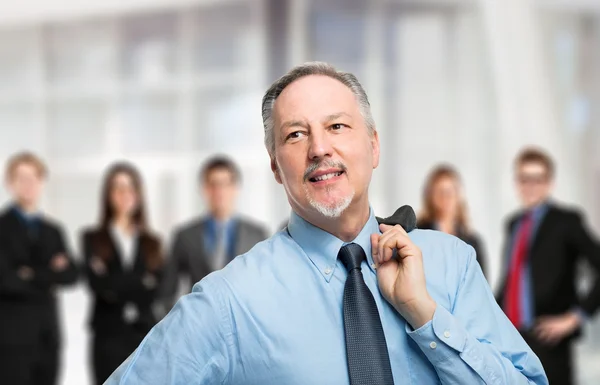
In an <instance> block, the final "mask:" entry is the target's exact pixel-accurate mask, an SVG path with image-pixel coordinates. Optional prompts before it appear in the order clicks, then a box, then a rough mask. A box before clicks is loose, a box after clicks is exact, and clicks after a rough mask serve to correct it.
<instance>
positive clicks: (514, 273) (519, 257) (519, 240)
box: [504, 213, 533, 329]
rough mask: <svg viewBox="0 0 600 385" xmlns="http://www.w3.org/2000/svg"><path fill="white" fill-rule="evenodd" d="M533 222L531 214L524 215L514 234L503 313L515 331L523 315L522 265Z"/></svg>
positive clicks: (520, 323) (519, 325) (520, 324)
mask: <svg viewBox="0 0 600 385" xmlns="http://www.w3.org/2000/svg"><path fill="white" fill-rule="evenodd" d="M532 224H533V220H532V218H531V213H527V214H525V216H524V217H523V220H522V221H521V227H520V229H519V231H518V232H517V234H516V237H515V244H514V248H513V253H512V258H511V263H510V271H509V273H508V279H507V284H506V296H505V298H506V299H505V306H504V307H505V309H504V310H505V312H506V315H507V317H508V319H509V320H510V321H511V322H512V323H513V325H515V327H516V328H517V329H519V328H520V327H521V326H522V322H523V315H522V314H521V298H522V296H523V288H522V287H521V286H522V285H521V277H522V274H523V265H524V264H525V260H526V259H527V251H528V246H529V238H530V236H531V227H532Z"/></svg>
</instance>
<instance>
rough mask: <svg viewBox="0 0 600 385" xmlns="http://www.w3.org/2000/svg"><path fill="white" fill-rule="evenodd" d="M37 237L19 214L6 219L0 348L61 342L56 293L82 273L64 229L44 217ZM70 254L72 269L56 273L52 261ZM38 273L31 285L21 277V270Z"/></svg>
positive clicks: (0, 218)
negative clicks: (28, 268)
mask: <svg viewBox="0 0 600 385" xmlns="http://www.w3.org/2000/svg"><path fill="white" fill-rule="evenodd" d="M36 228H37V231H36V235H35V236H32V237H30V236H29V235H28V231H27V225H26V224H25V223H24V221H23V219H22V218H20V217H19V214H17V212H15V211H14V209H12V208H9V209H7V210H5V211H4V212H3V213H2V214H0V344H18V345H21V346H23V345H35V344H37V343H38V342H39V340H40V338H41V336H42V335H45V336H46V337H45V338H48V336H49V337H50V338H51V339H53V340H54V341H53V342H55V343H56V344H57V346H58V344H59V342H60V327H59V318H58V310H57V299H56V296H55V288H56V287H57V286H59V285H67V284H72V283H74V282H75V281H76V280H77V268H76V265H75V263H74V262H73V260H72V259H71V257H70V254H69V250H68V248H67V245H66V243H65V239H64V237H63V234H62V229H61V227H60V226H59V225H58V224H56V223H53V222H51V221H50V220H48V219H46V218H43V217H40V218H39V219H38V222H37V227H36ZM60 253H64V254H65V256H66V257H67V258H68V259H69V266H68V267H67V268H66V269H65V270H63V271H61V272H55V271H53V270H52V269H51V268H50V261H51V260H52V258H53V257H54V256H55V255H57V254H60ZM23 266H27V267H30V268H31V269H32V270H33V272H34V273H33V277H32V278H31V279H30V280H23V279H21V278H20V277H19V275H18V274H17V271H18V270H19V268H21V267H23Z"/></svg>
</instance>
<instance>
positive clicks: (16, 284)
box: [0, 269, 47, 298]
mask: <svg viewBox="0 0 600 385" xmlns="http://www.w3.org/2000/svg"><path fill="white" fill-rule="evenodd" d="M34 274H35V273H34ZM33 278H34V277H32V278H31V279H23V278H21V277H20V276H19V274H18V272H17V271H16V270H13V269H10V270H4V271H3V272H1V275H0V295H2V296H9V297H17V298H35V297H39V296H42V295H44V294H45V293H46V292H47V290H46V289H47V288H40V287H39V286H38V285H36V283H35V281H34V280H33Z"/></svg>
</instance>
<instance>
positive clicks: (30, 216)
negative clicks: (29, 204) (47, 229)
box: [12, 203, 40, 223]
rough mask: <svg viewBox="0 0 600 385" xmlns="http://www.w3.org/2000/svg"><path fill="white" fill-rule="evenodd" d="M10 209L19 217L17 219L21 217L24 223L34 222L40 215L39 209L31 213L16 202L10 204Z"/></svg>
mask: <svg viewBox="0 0 600 385" xmlns="http://www.w3.org/2000/svg"><path fill="white" fill-rule="evenodd" d="M12 209H13V211H14V212H15V213H16V214H17V216H18V217H19V219H21V220H22V221H24V222H26V223H29V222H35V221H37V220H38V219H39V217H40V212H39V211H34V212H32V213H26V212H25V211H23V209H21V207H19V205H18V204H16V203H15V204H13V205H12Z"/></svg>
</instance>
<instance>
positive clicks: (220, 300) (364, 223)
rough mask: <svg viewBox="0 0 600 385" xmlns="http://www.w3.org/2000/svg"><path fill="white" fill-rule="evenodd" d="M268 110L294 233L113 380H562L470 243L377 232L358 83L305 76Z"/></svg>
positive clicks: (249, 384) (280, 237) (199, 291)
mask: <svg viewBox="0 0 600 385" xmlns="http://www.w3.org/2000/svg"><path fill="white" fill-rule="evenodd" d="M262 113H263V121H264V126H265V144H266V147H267V150H268V152H269V155H270V157H271V168H272V170H273V173H274V176H275V179H276V181H277V182H278V183H280V184H282V185H283V187H284V188H285V191H286V194H287V196H288V200H289V202H290V205H291V206H292V210H293V212H292V215H291V218H290V222H289V225H288V227H287V228H286V229H284V230H282V231H280V232H278V233H276V234H275V235H274V236H273V237H271V238H270V239H268V240H266V241H264V242H261V243H259V244H258V245H256V246H255V247H254V248H253V249H252V250H250V251H249V252H248V253H246V254H244V255H242V256H241V257H238V258H236V259H235V260H234V261H233V262H232V263H230V264H229V265H228V266H227V267H225V268H224V269H223V270H221V271H219V272H216V273H213V274H211V275H209V276H207V277H206V278H204V279H203V280H202V281H201V282H199V283H198V284H196V285H195V287H194V290H193V292H192V293H191V294H189V295H187V296H186V297H184V298H183V299H181V300H180V301H179V302H178V303H177V305H176V306H175V307H174V309H173V310H172V311H171V312H170V314H169V315H168V316H167V317H166V318H165V319H164V320H163V321H162V322H161V323H160V324H159V325H157V326H156V327H155V328H154V329H153V330H152V331H151V332H150V333H149V334H148V336H147V337H146V339H145V340H144V342H143V343H142V344H141V346H140V347H139V348H138V350H137V351H136V352H135V353H134V354H133V355H132V356H131V357H130V358H128V360H127V361H126V362H125V363H124V364H123V365H122V366H121V367H120V368H119V369H117V371H116V372H115V373H114V374H113V376H112V377H111V378H110V379H109V381H108V382H107V383H108V384H110V385H114V384H122V385H137V384H149V383H152V384H172V385H175V384H177V385H180V384H181V385H183V384H245V385H275V384H277V385H280V384H298V385H301V384H302V385H304V384H315V385H319V384H323V385H327V384H336V385H337V384H342V385H344V384H351V385H363V384H365V385H366V384H373V385H375V384H385V385H390V384H396V385H398V384H415V385H417V384H418V385H422V384H440V383H443V384H498V385H506V384H511V385H516V384H531V383H534V384H547V380H546V377H545V374H544V370H543V368H542V366H541V364H540V362H539V360H538V359H537V357H536V356H535V355H534V354H533V353H532V351H531V350H530V349H529V347H528V346H527V344H526V343H525V342H524V341H523V339H522V337H521V336H520V335H519V333H518V332H517V331H516V330H515V328H514V327H513V326H512V325H511V324H510V322H509V321H508V319H507V318H506V316H505V315H504V314H503V312H502V310H501V309H500V308H499V307H498V305H497V304H496V302H495V301H494V298H493V296H492V294H491V292H490V289H489V286H488V285H487V283H486V281H485V278H484V277H483V274H482V273H481V269H480V268H479V266H478V264H477V262H476V259H475V255H474V251H473V249H472V248H471V247H470V246H468V245H466V244H465V243H463V242H462V241H460V240H459V239H457V238H455V237H453V236H450V235H446V234H442V233H439V232H435V231H421V230H415V231H412V232H411V233H410V234H407V233H406V232H405V231H404V230H403V229H402V227H401V226H388V225H384V224H382V225H378V223H377V220H376V218H375V215H374V213H373V210H372V209H371V208H370V205H369V199H368V188H369V183H370V180H371V175H372V171H373V169H374V168H376V167H377V165H378V163H379V137H378V134H377V131H376V129H375V124H374V122H373V118H372V116H371V112H370V106H369V102H368V99H367V95H366V93H365V92H364V90H363V88H362V86H361V85H360V83H359V82H358V81H357V80H356V78H355V77H354V76H353V75H351V74H348V73H343V72H338V71H337V70H335V69H334V68H333V67H331V66H329V65H328V64H325V63H307V64H304V65H301V66H299V67H296V68H294V69H292V70H291V71H290V72H289V73H288V74H286V75H285V76H283V77H282V78H281V79H279V80H277V81H276V82H275V83H274V84H273V85H272V86H271V88H269V90H268V91H267V93H266V94H265V97H264V98H263V108H262Z"/></svg>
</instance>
